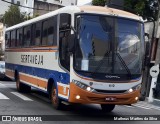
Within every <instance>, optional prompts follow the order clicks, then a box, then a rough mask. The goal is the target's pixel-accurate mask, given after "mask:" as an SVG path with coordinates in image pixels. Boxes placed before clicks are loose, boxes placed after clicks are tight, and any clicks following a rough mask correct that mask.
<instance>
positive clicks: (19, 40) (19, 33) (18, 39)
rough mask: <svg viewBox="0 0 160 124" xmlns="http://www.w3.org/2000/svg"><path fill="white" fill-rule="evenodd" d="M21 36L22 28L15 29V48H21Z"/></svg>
mask: <svg viewBox="0 0 160 124" xmlns="http://www.w3.org/2000/svg"><path fill="white" fill-rule="evenodd" d="M22 34H23V32H22V28H20V29H17V35H16V39H17V40H16V41H17V44H16V46H17V47H20V46H22Z"/></svg>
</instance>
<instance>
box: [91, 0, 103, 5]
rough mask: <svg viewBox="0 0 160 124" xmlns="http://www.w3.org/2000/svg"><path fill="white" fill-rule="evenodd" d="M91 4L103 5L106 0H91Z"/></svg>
mask: <svg viewBox="0 0 160 124" xmlns="http://www.w3.org/2000/svg"><path fill="white" fill-rule="evenodd" d="M92 4H93V5H95V6H105V4H106V0H93V1H92Z"/></svg>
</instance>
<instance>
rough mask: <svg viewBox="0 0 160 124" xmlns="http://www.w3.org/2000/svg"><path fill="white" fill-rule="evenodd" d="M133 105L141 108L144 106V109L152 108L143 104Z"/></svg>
mask: <svg viewBox="0 0 160 124" xmlns="http://www.w3.org/2000/svg"><path fill="white" fill-rule="evenodd" d="M133 106H136V107H139V108H143V109H151V108H149V107H146V106H141V105H133Z"/></svg>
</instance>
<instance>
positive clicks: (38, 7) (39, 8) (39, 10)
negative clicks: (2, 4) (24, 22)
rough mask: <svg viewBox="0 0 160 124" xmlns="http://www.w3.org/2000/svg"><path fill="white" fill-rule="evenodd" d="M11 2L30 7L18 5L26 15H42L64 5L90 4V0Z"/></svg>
mask: <svg viewBox="0 0 160 124" xmlns="http://www.w3.org/2000/svg"><path fill="white" fill-rule="evenodd" d="M12 2H14V3H16V4H19V5H22V6H27V7H30V8H25V7H20V10H21V12H23V13H25V14H26V15H28V16H36V15H43V14H45V13H48V12H50V11H54V10H56V9H59V8H61V7H64V6H71V5H79V6H81V5H91V4H92V0H12ZM31 8H33V9H31Z"/></svg>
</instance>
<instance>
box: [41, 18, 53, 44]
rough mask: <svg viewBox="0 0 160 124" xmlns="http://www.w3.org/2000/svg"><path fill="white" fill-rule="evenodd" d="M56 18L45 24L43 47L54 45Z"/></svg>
mask: <svg viewBox="0 0 160 124" xmlns="http://www.w3.org/2000/svg"><path fill="white" fill-rule="evenodd" d="M53 19H54V18H50V19H48V20H46V21H44V22H43V30H42V45H53V42H54V20H53Z"/></svg>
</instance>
